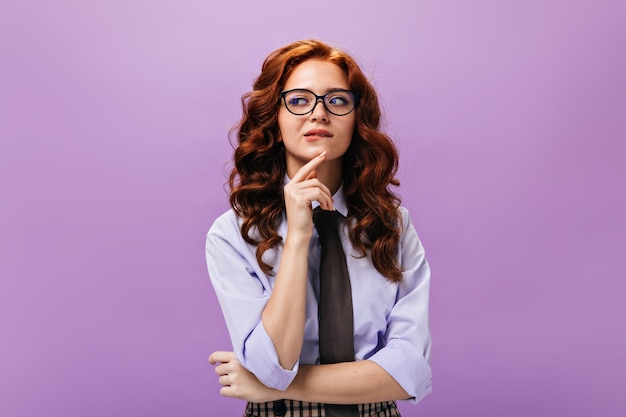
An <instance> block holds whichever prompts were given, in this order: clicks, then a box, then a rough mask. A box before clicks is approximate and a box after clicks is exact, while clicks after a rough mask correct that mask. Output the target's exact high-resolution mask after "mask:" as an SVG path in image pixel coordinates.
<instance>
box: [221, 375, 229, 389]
mask: <svg viewBox="0 0 626 417" xmlns="http://www.w3.org/2000/svg"><path fill="white" fill-rule="evenodd" d="M231 379H232V378H231V377H230V375H222V376H220V377H219V379H218V382H219V383H220V385H222V386H224V387H229V386H230V384H231V382H232V381H231Z"/></svg>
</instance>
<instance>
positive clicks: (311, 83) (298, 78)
mask: <svg viewBox="0 0 626 417" xmlns="http://www.w3.org/2000/svg"><path fill="white" fill-rule="evenodd" d="M294 88H306V89H307V90H311V91H313V92H314V93H318V94H322V93H325V92H326V91H328V90H331V89H333V88H345V89H348V88H349V85H348V76H347V75H346V73H345V72H343V70H342V69H341V68H339V66H337V65H336V64H333V63H332V62H328V61H324V60H321V59H309V60H306V61H304V62H302V63H301V64H299V65H298V66H297V67H295V68H294V70H293V71H292V73H291V75H290V76H289V78H287V81H286V82H285V87H284V89H285V90H292V89H294Z"/></svg>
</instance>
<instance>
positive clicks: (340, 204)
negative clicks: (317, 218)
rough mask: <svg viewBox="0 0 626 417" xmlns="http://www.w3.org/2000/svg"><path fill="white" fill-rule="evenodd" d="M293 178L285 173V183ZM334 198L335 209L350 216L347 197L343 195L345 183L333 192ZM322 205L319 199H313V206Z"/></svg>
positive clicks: (345, 215) (344, 215)
mask: <svg viewBox="0 0 626 417" xmlns="http://www.w3.org/2000/svg"><path fill="white" fill-rule="evenodd" d="M289 181H291V178H289V176H288V175H287V174H285V184H287V183H289ZM333 199H334V200H335V201H334V203H335V210H336V211H338V212H339V213H341V215H342V216H343V217H348V205H347V204H346V199H345V198H344V195H343V183H341V185H340V186H339V188H338V189H337V192H335V194H333ZM319 205H320V203H318V202H317V201H313V203H312V208H316V207H318V206H319Z"/></svg>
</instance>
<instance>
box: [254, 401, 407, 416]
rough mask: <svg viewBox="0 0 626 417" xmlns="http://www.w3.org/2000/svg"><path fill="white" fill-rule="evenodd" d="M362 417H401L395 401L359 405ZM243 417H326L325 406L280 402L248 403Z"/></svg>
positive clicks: (298, 402) (300, 402)
mask: <svg viewBox="0 0 626 417" xmlns="http://www.w3.org/2000/svg"><path fill="white" fill-rule="evenodd" d="M358 407H359V415H360V416H361V417H400V412H399V411H398V408H397V407H396V403H395V401H387V402H382V403H370V404H358ZM243 417H325V413H324V404H320V403H307V402H304V401H294V400H280V401H270V402H267V403H248V405H247V406H246V413H245V414H244V415H243Z"/></svg>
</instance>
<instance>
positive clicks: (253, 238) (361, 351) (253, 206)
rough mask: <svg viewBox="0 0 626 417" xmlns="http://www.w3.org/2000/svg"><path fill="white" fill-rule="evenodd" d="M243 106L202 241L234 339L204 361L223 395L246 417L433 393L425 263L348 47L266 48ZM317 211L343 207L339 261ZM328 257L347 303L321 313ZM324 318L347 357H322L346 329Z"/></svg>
mask: <svg viewBox="0 0 626 417" xmlns="http://www.w3.org/2000/svg"><path fill="white" fill-rule="evenodd" d="M242 103H243V117H242V120H241V122H240V124H239V126H238V144H237V147H236V150H235V156H234V167H233V170H232V173H231V175H230V181H229V184H230V188H231V194H230V203H231V206H232V210H230V211H228V212H226V213H225V214H223V215H222V216H221V217H220V218H218V219H217V220H216V222H215V223H214V225H213V226H212V227H211V230H210V231H209V234H208V236H207V245H206V250H207V252H206V255H207V265H208V269H209V275H210V277H211V281H212V284H213V287H214V288H215V291H216V293H217V296H218V299H219V302H220V306H221V307H222V311H223V313H224V317H225V319H226V324H227V327H228V330H229V332H230V336H231V341H232V343H233V349H234V352H214V353H213V354H211V356H210V358H209V361H210V363H211V364H217V366H216V368H215V371H216V373H217V374H218V375H220V376H219V382H220V384H221V385H222V386H223V387H222V389H221V391H220V392H221V394H222V395H224V396H228V397H234V398H239V399H243V400H246V401H248V407H247V410H246V416H258V417H262V416H273V415H276V416H281V415H285V413H286V412H287V411H289V410H288V409H289V408H291V414H288V415H300V414H299V413H300V412H301V411H300V410H305V414H303V415H327V416H331V415H361V416H367V415H372V416H374V415H376V416H383V415H384V416H396V415H399V414H398V412H397V409H396V405H395V402H394V400H398V399H409V400H410V401H412V402H415V403H416V402H417V401H419V400H420V399H422V398H423V397H424V396H425V395H426V394H428V393H429V392H430V384H431V370H430V366H429V360H430V344H431V343H430V329H429V322H428V299H429V298H428V297H429V283H430V270H429V267H428V264H427V262H426V259H425V257H424V250H423V248H422V246H421V243H420V241H419V239H418V237H417V234H416V232H415V229H414V228H413V226H412V224H411V221H410V219H409V215H408V212H407V211H406V209H404V208H402V207H400V206H399V199H398V197H397V196H396V195H395V194H394V193H393V192H392V191H391V190H390V187H391V186H397V185H398V181H397V180H396V178H395V173H396V170H397V161H398V156H397V152H396V149H395V147H394V145H393V144H392V142H391V140H390V139H389V138H388V137H387V136H386V135H385V134H383V133H382V132H380V131H379V130H378V128H379V119H380V108H379V105H378V99H377V96H376V93H375V91H374V89H373V87H372V86H371V84H370V83H369V82H368V81H367V79H366V78H365V76H364V75H363V73H362V72H361V70H360V69H359V67H358V66H357V64H356V63H355V61H354V60H353V59H352V58H351V57H350V56H349V55H347V54H346V53H345V52H342V51H340V50H337V49H335V48H333V47H330V46H328V45H326V44H324V43H322V42H320V41H316V40H310V41H300V42H295V43H292V44H290V45H287V46H285V47H283V48H280V49H278V50H276V51H275V52H273V53H272V54H270V55H269V57H268V58H267V59H266V60H265V62H264V64H263V67H262V71H261V74H260V76H259V77H258V78H257V79H256V81H255V83H254V87H253V90H252V91H251V92H250V93H248V94H246V95H244V97H243V100H242ZM317 207H319V208H317ZM314 209H316V210H315V212H316V213H317V212H318V211H320V210H321V211H322V213H326V214H328V213H334V212H335V211H336V212H338V213H340V214H341V215H342V217H340V218H341V219H343V220H339V221H340V222H341V225H340V226H339V228H338V233H339V239H340V249H338V250H339V251H340V250H341V249H343V252H345V258H344V257H340V258H341V262H337V261H333V262H327V263H326V266H324V265H320V258H321V257H322V258H323V257H325V256H326V257H328V256H334V255H337V251H336V250H331V249H327V250H326V253H327V254H328V253H334V255H323V254H322V253H323V250H324V249H323V248H322V249H321V248H320V237H319V236H320V234H319V233H318V231H317V230H316V226H315V225H314V221H313V211H314ZM324 245H326V244H324ZM324 247H325V246H324ZM328 247H330V246H328ZM343 259H345V262H344V261H343ZM338 263H341V264H345V268H344V270H347V271H346V272H347V274H348V275H349V278H348V277H347V276H346V278H345V279H346V282H348V284H347V286H348V290H347V291H348V295H347V297H348V298H347V302H346V303H344V302H335V301H333V302H329V301H327V302H326V303H327V304H331V306H330V307H324V309H326V308H330V309H332V308H335V307H337V305H340V307H344V312H343V313H334V312H332V311H333V310H328V312H325V313H322V302H323V300H325V299H326V297H330V296H324V295H323V294H322V293H323V292H324V288H327V287H328V286H330V285H332V283H334V282H338V280H339V278H335V276H334V275H333V277H332V278H329V279H328V280H329V281H328V282H330V284H322V285H320V280H322V279H323V278H324V277H326V276H327V275H329V276H330V274H331V273H330V272H329V273H326V272H324V271H327V269H324V268H334V267H335V266H336V264H338ZM320 270H321V271H322V273H320ZM344 276H345V273H344ZM342 291H343V290H342ZM336 292H338V291H336ZM350 292H351V294H350ZM350 303H351V304H352V306H351V307H352V308H350V306H349V305H350ZM346 305H348V308H347V312H346V310H345V307H346ZM318 310H319V311H318ZM324 311H326V310H324ZM346 316H347V317H348V319H347V320H343V319H345V317H346ZM350 316H352V317H350ZM342 318H343V319H342ZM334 320H337V321H342V322H343V323H344V324H345V323H346V322H347V325H349V326H350V329H351V331H353V332H354V333H353V337H350V335H348V337H347V339H348V340H349V345H350V346H349V349H353V353H352V357H350V358H344V359H339V360H332V359H330V360H328V359H325V358H324V357H322V358H320V351H321V350H325V351H326V352H330V355H331V356H332V354H333V351H334V349H335V348H334V347H332V345H329V343H332V342H338V341H337V340H330V339H335V338H336V339H339V338H342V335H345V333H346V331H344V330H338V331H337V332H336V333H335V335H336V336H324V339H323V340H320V336H321V335H322V334H326V331H327V330H322V329H326V328H328V327H333V326H334V324H332V325H331V324H329V322H330V321H334ZM344 324H342V325H344ZM350 333H351V332H350ZM343 339H346V338H343ZM341 343H343V342H341ZM322 345H323V346H322ZM337 349H339V348H337ZM341 349H343V348H341ZM324 355H328V354H324ZM324 355H322V356H324ZM348 355H350V354H348ZM336 362H338V363H336ZM284 400H288V401H284ZM291 400H294V401H291ZM332 404H352V405H353V406H346V407H344V409H343V411H342V410H341V407H335V406H333V405H332ZM355 404H356V405H355ZM343 412H345V413H347V414H341V413H343ZM337 413H339V414H337ZM350 413H352V414H350Z"/></svg>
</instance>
